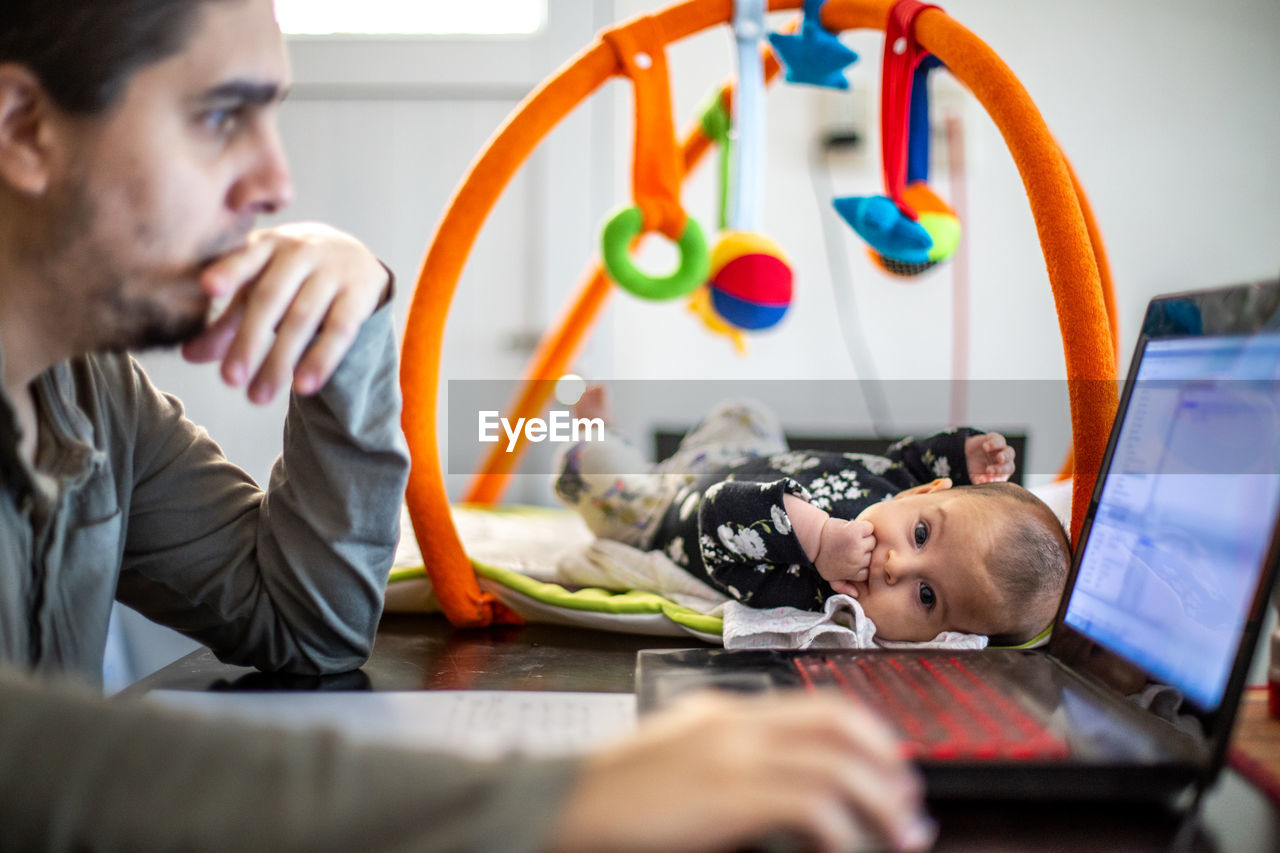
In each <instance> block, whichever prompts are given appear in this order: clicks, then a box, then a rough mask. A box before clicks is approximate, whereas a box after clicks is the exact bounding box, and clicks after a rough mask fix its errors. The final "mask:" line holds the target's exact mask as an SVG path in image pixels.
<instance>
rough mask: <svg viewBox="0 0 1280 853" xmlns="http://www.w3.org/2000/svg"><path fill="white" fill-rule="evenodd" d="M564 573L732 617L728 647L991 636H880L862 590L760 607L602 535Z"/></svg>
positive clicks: (571, 579)
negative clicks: (821, 602)
mask: <svg viewBox="0 0 1280 853" xmlns="http://www.w3.org/2000/svg"><path fill="white" fill-rule="evenodd" d="M556 580H557V581H558V582H559V583H562V584H568V585H571V586H595V587H601V588H603V589H613V590H620V591H621V590H628V589H638V590H644V591H646V592H653V593H656V594H658V595H661V596H662V597H663V598H667V599H670V600H671V601H674V602H675V603H676V604H680V605H683V606H684V607H688V608H689V609H691V610H696V611H698V612H699V613H705V614H707V615H709V616H720V617H722V618H723V619H724V647H725V648H726V649H765V648H768V649H808V648H817V649H871V648H880V647H887V648H950V649H981V648H985V647H986V645H987V638H986V637H983V636H980V635H978V634H960V633H956V632H953V631H947V632H944V633H942V634H939V635H938V636H937V637H935V638H934V639H932V640H930V641H928V642H924V643H895V642H890V641H880V640H877V639H875V632H876V626H875V624H874V623H872V621H871V620H870V619H868V618H867V616H866V614H865V613H863V612H862V605H861V604H859V603H858V600H857V599H856V598H851V597H850V596H847V595H834V596H832V597H831V598H828V599H827V601H826V605H825V607H824V609H823V610H820V611H816V610H800V609H798V608H795V607H773V608H768V609H758V608H754V607H747V606H746V605H743V604H739V603H738V602H736V601H733V600H731V599H729V598H728V597H726V596H725V595H724V594H722V593H720V592H719V591H717V590H715V589H713V588H711V587H710V586H708V585H707V584H705V583H703V582H702V581H700V580H698V579H697V578H695V577H693V576H692V575H690V574H689V573H688V572H686V571H685V570H684V569H682V568H680V567H679V566H677V565H676V564H675V563H673V562H672V561H671V559H670V558H669V557H667V555H666V554H664V553H662V552H661V551H641V550H639V549H637V548H632V547H631V546H630V545H624V544H622V543H621V542H614V541H611V540H608V539H597V540H594V541H592V542H589V543H587V544H585V545H580V546H575V547H573V548H570V549H568V550H566V551H564V552H562V553H561V554H560V556H559V558H558V559H557V561H556Z"/></svg>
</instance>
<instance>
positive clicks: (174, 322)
mask: <svg viewBox="0 0 1280 853" xmlns="http://www.w3.org/2000/svg"><path fill="white" fill-rule="evenodd" d="M288 82H289V67H288V61H287V59H286V56H285V51H284V44H283V40H282V39H281V36H280V31H279V28H278V27H277V26H276V23H275V19H274V12H273V7H272V2H271V0H213V2H204V3H202V4H200V7H199V10H198V12H197V13H196V20H195V25H194V28H193V31H192V34H191V36H190V37H189V39H188V41H187V44H186V46H185V48H184V49H183V50H182V51H181V52H179V53H177V54H175V55H173V56H171V57H169V58H167V59H164V60H161V61H160V62H157V63H155V64H153V65H150V66H147V67H144V68H142V69H141V70H140V71H138V72H137V73H136V74H135V75H134V76H133V78H132V79H131V80H130V81H129V82H128V84H127V86H126V88H125V89H124V91H123V93H122V95H121V96H120V99H119V101H118V102H117V103H115V104H114V105H113V106H111V107H110V108H108V110H107V111H106V112H105V113H104V114H102V115H98V116H93V117H90V118H76V117H67V118H66V120H65V126H66V130H67V134H68V138H69V139H70V140H71V141H72V144H71V145H70V146H69V147H68V150H69V151H70V152H71V156H69V157H68V158H67V161H66V162H65V164H63V168H62V169H61V171H60V172H58V173H57V175H56V177H55V180H54V181H53V182H52V183H51V186H50V193H49V196H48V200H49V206H48V212H49V214H50V219H49V220H48V222H47V223H46V225H47V227H46V228H45V230H44V232H43V236H44V237H45V238H46V239H44V240H43V241H37V245H38V246H39V249H38V250H37V251H39V252H40V253H41V257H42V261H43V262H44V263H43V267H44V269H45V271H46V272H47V275H46V276H45V278H46V280H47V281H48V283H49V291H50V292H49V294H48V295H49V297H50V303H51V304H61V305H62V310H63V311H64V312H66V311H71V310H72V307H73V306H74V312H73V313H74V320H78V321H80V322H78V323H75V322H72V323H70V324H68V326H67V327H66V329H65V332H64V333H65V334H67V335H69V336H71V337H72V338H73V340H72V341H71V343H73V344H74V347H75V349H77V350H80V351H83V350H95V349H97V350H100V349H125V348H135V347H146V346H159V345H166V344H173V343H177V342H179V341H181V340H185V339H187V338H189V337H191V336H192V335H194V334H195V333H196V332H197V331H199V330H200V329H201V328H202V327H203V326H204V323H205V321H206V317H207V314H208V309H209V299H208V297H207V296H206V295H205V294H204V292H203V291H202V290H201V288H200V285H199V281H198V278H199V273H200V271H201V270H202V269H203V268H204V266H206V265H207V263H208V262H209V261H210V260H212V259H213V258H215V257H217V256H219V255H221V254H223V253H225V252H227V251H228V250H230V249H232V248H235V247H236V246H238V245H240V244H241V243H243V241H244V239H245V236H246V234H247V233H248V231H249V230H250V229H251V227H252V226H253V223H254V221H255V218H256V217H257V216H258V215H259V214H262V213H270V212H272V211H274V210H277V209H279V208H280V207H282V206H284V205H285V204H287V203H288V202H289V199H290V195H291V193H292V188H291V186H290V180H289V173H288V168H287V166H286V164H285V160H284V154H283V151H282V149H281V146H280V139H279V134H278V130H277V127H276V108H277V106H278V104H279V100H280V98H281V97H282V96H283V94H284V92H285V90H286V88H287V85H288ZM67 319H68V320H71V319H73V318H71V317H68V318H67Z"/></svg>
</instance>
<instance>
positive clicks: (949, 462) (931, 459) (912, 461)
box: [885, 427, 982, 489]
mask: <svg viewBox="0 0 1280 853" xmlns="http://www.w3.org/2000/svg"><path fill="white" fill-rule="evenodd" d="M981 434H982V433H980V432H979V431H978V430H976V429H973V428H971V427H961V428H959V429H953V430H948V431H946V432H940V433H938V434H937V435H931V436H929V437H928V438H921V439H918V438H915V437H911V436H909V437H907V438H904V439H902V440H901V441H899V442H897V443H896V444H893V445H891V446H890V447H889V450H888V452H887V453H886V454H885V455H886V456H887V457H888V458H889V459H891V460H892V461H893V462H894V463H896V465H895V467H894V468H891V469H889V471H887V472H886V473H885V476H886V478H888V479H890V480H892V481H893V482H894V484H895V485H899V486H901V488H904V489H909V488H911V487H912V486H918V485H920V484H922V483H929V482H932V481H933V480H936V479H938V478H941V477H950V478H951V481H952V483H953V484H955V485H957V486H964V485H968V484H969V483H970V482H972V481H971V480H970V479H969V463H968V461H967V460H966V459H965V457H964V443H965V440H966V439H968V438H969V436H972V435H981ZM898 481H901V482H898Z"/></svg>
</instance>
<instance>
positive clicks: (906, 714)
mask: <svg viewBox="0 0 1280 853" xmlns="http://www.w3.org/2000/svg"><path fill="white" fill-rule="evenodd" d="M963 658H964V656H962V655H961V656H945V655H939V656H936V657H935V656H931V657H927V658H923V657H899V656H896V655H857V656H850V657H816V656H812V655H804V656H801V657H797V658H795V665H796V668H797V669H799V670H800V677H801V678H802V679H803V680H804V683H805V685H806V686H808V687H809V688H818V687H832V686H835V687H839V688H840V689H841V690H843V691H844V692H845V693H847V694H849V695H851V696H853V697H855V698H856V699H858V700H859V701H861V702H863V703H865V704H867V705H868V706H870V707H871V708H873V709H875V710H877V711H879V712H880V714H881V715H882V716H884V717H885V718H886V719H887V720H888V721H889V722H890V723H892V724H893V725H895V726H896V727H897V729H898V733H899V734H900V735H901V736H902V739H903V741H904V743H905V744H906V749H907V754H908V756H910V757H912V758H934V759H943V760H976V761H983V760H992V759H1010V758H1012V759H1021V760H1043V759H1058V758H1065V757H1066V756H1067V753H1068V750H1067V745H1066V743H1065V742H1064V741H1063V740H1062V738H1060V737H1058V736H1057V735H1056V734H1054V733H1053V732H1051V731H1049V730H1048V729H1047V728H1045V726H1044V724H1043V723H1041V722H1040V721H1039V720H1037V719H1036V718H1035V717H1033V716H1032V715H1031V714H1029V713H1028V712H1027V711H1026V710H1024V709H1023V708H1022V707H1021V706H1020V705H1019V704H1018V703H1017V702H1016V701H1014V700H1013V699H1011V698H1010V697H1008V696H1006V695H1004V694H1003V693H1001V692H1000V691H998V690H996V689H995V688H993V687H992V686H991V685H990V684H989V683H987V682H986V681H985V680H983V678H982V677H981V676H979V675H978V674H977V673H975V672H974V671H973V668H972V667H971V666H970V665H969V664H968V663H967V662H966V661H965V660H964V659H963Z"/></svg>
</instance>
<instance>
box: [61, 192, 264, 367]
mask: <svg viewBox="0 0 1280 853" xmlns="http://www.w3.org/2000/svg"><path fill="white" fill-rule="evenodd" d="M67 190H68V191H67V194H66V196H65V197H64V201H63V203H62V204H61V205H59V206H60V208H61V210H60V211H59V212H60V214H61V215H59V216H58V218H57V222H58V224H57V225H56V226H54V229H53V233H52V234H49V235H47V236H48V237H49V239H47V240H46V241H43V242H44V252H43V254H44V256H45V259H46V260H47V261H48V262H49V263H48V265H47V266H46V269H48V270H49V272H50V280H49V285H50V287H49V290H48V296H49V297H50V303H51V304H50V308H51V309H53V310H56V311H60V312H65V314H64V316H65V317H66V320H67V321H68V322H71V323H72V324H73V326H72V328H71V329H66V328H64V329H61V330H59V331H60V332H61V333H62V334H65V333H67V332H70V334H71V337H72V340H73V342H74V346H75V348H76V349H77V350H79V351H82V352H86V351H97V352H123V351H126V350H146V349H156V348H160V347H172V346H177V345H178V344H181V343H184V342H186V341H188V340H191V339H192V338H194V337H195V336H196V335H198V334H199V333H200V332H201V331H203V330H204V329H205V327H206V326H207V325H208V322H209V308H210V305H211V302H212V300H211V299H210V297H209V296H208V294H206V293H205V292H204V291H203V289H202V288H201V287H200V282H199V276H200V273H201V271H202V270H203V269H204V268H205V267H206V266H207V265H208V264H209V263H211V262H212V261H213V260H215V259H216V258H217V257H218V256H220V255H222V254H223V253H225V252H227V251H229V250H230V249H232V248H235V247H236V246H238V245H240V244H242V243H243V242H244V237H245V235H244V233H243V232H242V231H238V232H237V233H234V234H230V233H228V234H224V235H220V236H218V237H217V238H215V239H212V240H210V241H208V243H207V245H206V246H204V247H203V248H202V249H201V250H200V251H198V252H197V253H196V255H195V259H193V260H192V261H191V263H190V264H187V265H185V267H183V268H178V267H176V266H170V267H169V268H167V269H161V270H159V271H156V270H155V269H145V268H141V267H132V268H131V267H129V266H128V265H127V264H122V263H121V259H120V254H119V253H118V252H117V251H113V248H114V247H112V246H109V245H107V241H106V239H105V238H103V237H102V236H101V235H99V234H98V233H97V232H96V231H95V225H97V224H98V223H100V221H101V217H102V213H101V211H100V210H99V209H98V205H97V204H96V203H95V201H94V199H93V197H92V191H91V190H90V189H89V187H88V186H87V185H86V183H85V182H83V181H78V182H76V184H75V185H74V186H71V187H68V188H67ZM140 231H141V232H142V233H138V234H136V235H134V238H135V239H136V240H137V242H138V243H139V244H142V245H146V244H148V243H152V244H153V245H154V243H155V242H157V241H158V239H159V238H157V237H156V236H155V235H151V234H148V233H146V232H145V230H144V229H140ZM73 277H74V278H73ZM75 279H79V280H75ZM148 280H150V281H149V286H140V285H142V284H143V283H144V282H147V281H148ZM59 303H61V304H59ZM71 306H75V307H74V308H71ZM68 309H70V310H68Z"/></svg>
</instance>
